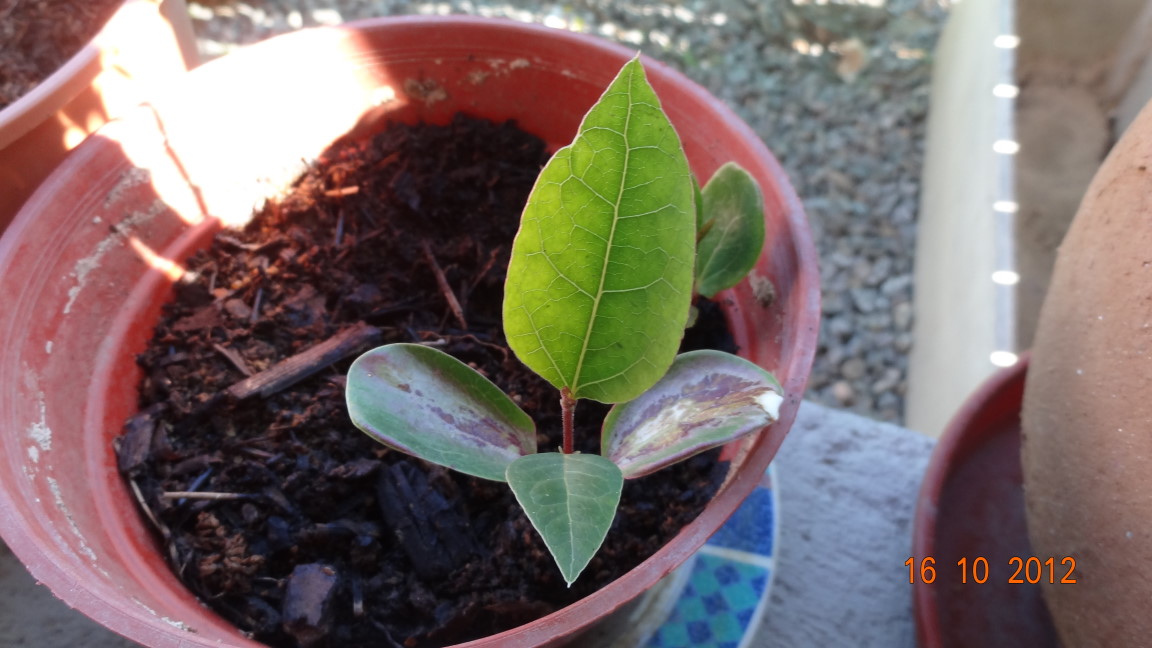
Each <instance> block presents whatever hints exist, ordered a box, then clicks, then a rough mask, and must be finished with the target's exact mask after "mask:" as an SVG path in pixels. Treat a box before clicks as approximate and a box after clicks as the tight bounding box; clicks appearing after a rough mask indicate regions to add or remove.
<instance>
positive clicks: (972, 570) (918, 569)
mask: <svg viewBox="0 0 1152 648" xmlns="http://www.w3.org/2000/svg"><path fill="white" fill-rule="evenodd" d="M949 562H950V564H949V565H947V566H945V565H938V564H937V562H936V559H935V558H934V557H932V556H924V557H923V558H916V557H915V556H912V557H911V558H909V559H908V560H905V561H904V566H906V567H907V568H908V582H909V583H916V582H917V581H919V582H921V583H925V584H931V583H934V582H936V578H937V576H938V575H940V574H941V573H942V572H943V573H945V575H947V576H949V577H954V578H955V579H956V580H957V581H959V582H960V583H962V584H968V583H975V584H978V585H980V584H984V583H987V582H988V580H989V578H991V571H992V570H991V568H990V566H989V564H988V559H987V558H985V557H984V556H975V557H973V558H969V557H967V556H966V557H964V558H961V559H960V560H957V561H956V562H955V563H954V565H953V564H951V561H949ZM1075 572H1076V559H1075V558H1073V557H1071V556H1065V557H1063V558H1038V557H1036V556H1012V557H1011V558H1009V559H1008V570H1007V574H1008V576H1007V580H1006V581H1005V582H1007V583H1009V584H1013V585H1016V584H1020V585H1022V584H1024V583H1031V584H1033V585H1034V584H1036V583H1052V584H1057V583H1065V584H1066V583H1075V582H1076V575H1075Z"/></svg>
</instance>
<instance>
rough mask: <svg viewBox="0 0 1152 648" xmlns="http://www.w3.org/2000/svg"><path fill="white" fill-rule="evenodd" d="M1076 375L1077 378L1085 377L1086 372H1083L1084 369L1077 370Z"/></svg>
mask: <svg viewBox="0 0 1152 648" xmlns="http://www.w3.org/2000/svg"><path fill="white" fill-rule="evenodd" d="M1076 375H1077V376H1083V375H1084V370H1083V369H1077V370H1076Z"/></svg>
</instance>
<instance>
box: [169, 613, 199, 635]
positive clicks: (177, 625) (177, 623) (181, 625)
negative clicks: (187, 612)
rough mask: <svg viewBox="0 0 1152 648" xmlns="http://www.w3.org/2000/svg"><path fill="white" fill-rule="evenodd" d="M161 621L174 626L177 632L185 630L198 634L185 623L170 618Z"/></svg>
mask: <svg viewBox="0 0 1152 648" xmlns="http://www.w3.org/2000/svg"><path fill="white" fill-rule="evenodd" d="M160 620H161V621H163V622H164V623H167V624H168V625H170V626H172V627H173V628H176V629H177V630H183V631H184V632H196V631H195V630H193V629H192V628H190V627H189V626H188V624H187V623H184V622H183V621H175V620H173V619H169V618H168V617H160Z"/></svg>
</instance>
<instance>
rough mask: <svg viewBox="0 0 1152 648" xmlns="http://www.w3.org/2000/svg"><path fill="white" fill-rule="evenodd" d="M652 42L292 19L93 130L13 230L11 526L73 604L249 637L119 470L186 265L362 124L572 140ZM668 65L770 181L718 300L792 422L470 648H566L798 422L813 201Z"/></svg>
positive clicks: (673, 562) (9, 244)
mask: <svg viewBox="0 0 1152 648" xmlns="http://www.w3.org/2000/svg"><path fill="white" fill-rule="evenodd" d="M633 55H634V52H632V51H629V50H627V49H624V48H622V47H618V46H616V45H611V44H608V43H605V42H602V41H600V40H597V39H595V38H591V37H588V36H584V35H579V34H573V33H569V32H563V31H556V30H551V29H546V28H542V27H539V26H530V25H522V24H517V23H511V22H505V21H492V20H484V19H475V18H461V17H454V18H435V19H433V18H415V17H414V18H400V19H382V20H374V21H368V22H363V23H359V24H354V25H349V26H346V27H343V28H332V29H319V30H311V31H303V32H297V33H294V34H291V35H287V36H283V37H279V38H275V39H272V40H270V41H267V42H265V43H262V44H260V45H256V46H253V47H251V48H248V49H246V50H244V51H242V52H239V53H237V54H233V55H230V56H228V57H226V58H225V59H222V60H220V61H216V62H213V63H210V64H208V65H205V66H203V67H202V68H200V69H198V70H196V71H195V72H193V73H191V74H190V75H188V76H187V77H186V80H185V83H184V84H183V85H182V86H181V87H180V88H178V89H173V91H172V92H170V93H169V94H166V95H164V96H163V97H161V98H159V99H157V100H156V101H154V102H153V103H152V104H151V105H147V106H144V107H141V108H138V109H136V110H135V111H133V112H132V113H130V114H128V115H127V116H125V117H124V118H123V119H121V120H118V121H117V122H114V123H112V124H109V125H108V126H106V127H105V128H103V129H101V130H100V131H99V132H98V133H97V134H96V135H95V136H93V137H91V138H89V140H88V141H87V142H85V143H84V144H83V145H82V146H80V147H79V148H78V149H77V150H76V151H75V152H73V154H72V155H71V156H70V157H69V158H68V159H67V160H66V161H65V162H64V163H63V164H62V165H61V166H60V167H59V168H58V169H57V170H56V172H55V173H53V175H52V176H51V177H49V178H48V179H47V181H46V182H45V183H44V185H43V186H42V187H41V188H40V189H39V190H38V191H37V193H36V194H35V195H34V196H33V197H32V198H31V199H30V200H29V201H28V203H27V204H26V205H25V207H24V209H23V210H22V211H21V212H20V214H19V215H18V216H17V218H16V221H15V222H14V223H13V225H12V227H11V229H10V231H9V233H8V235H7V236H6V238H5V239H4V240H3V241H0V293H2V294H3V295H4V296H5V308H4V309H2V310H0V429H4V430H5V431H6V432H7V433H6V434H5V435H3V436H2V437H0V462H2V463H0V532H2V533H3V536H4V538H5V540H6V541H7V542H8V543H9V544H10V545H11V547H12V549H13V550H14V551H15V552H16V554H17V555H18V556H19V557H20V558H21V559H22V560H23V561H24V563H25V564H26V565H27V566H28V567H29V569H30V570H31V571H32V573H33V574H34V575H35V576H36V578H37V579H39V580H40V581H41V582H43V583H45V584H47V585H48V586H49V587H51V588H52V590H53V591H54V592H55V593H56V594H57V595H58V596H59V597H61V598H62V599H64V600H65V602H67V603H68V604H70V605H72V606H74V607H76V608H78V609H79V610H81V611H82V612H84V613H85V614H87V615H88V616H90V617H92V618H93V619H95V620H97V621H99V622H101V623H103V624H104V625H106V626H108V627H109V628H111V629H113V630H115V631H117V632H119V633H121V634H123V635H125V636H127V637H129V638H132V639H134V640H136V641H139V642H141V643H143V644H146V645H149V646H172V647H175V646H182V647H183V646H253V645H255V644H254V643H253V642H252V641H250V640H247V639H245V638H243V637H242V636H241V635H240V634H239V633H238V632H237V631H236V629H235V628H233V627H232V626H231V625H229V624H228V623H226V622H225V621H223V620H222V619H220V618H219V617H217V616H216V615H215V614H214V613H212V612H210V611H208V610H207V609H205V608H204V607H203V606H201V605H200V603H199V602H197V600H196V599H195V598H194V597H193V596H192V595H191V594H190V593H189V592H188V591H187V590H186V589H185V588H184V586H183V585H182V584H181V583H180V582H179V581H178V580H177V579H176V577H175V576H174V575H173V574H172V572H171V570H170V569H169V567H168V565H167V564H166V563H165V561H164V558H163V556H162V555H161V553H160V552H159V551H158V550H157V545H156V543H155V542H154V541H153V538H152V535H151V533H150V529H149V528H148V525H147V523H146V522H145V521H144V520H143V519H142V518H141V516H140V514H139V513H138V511H137V510H136V508H135V505H134V503H133V499H132V497H131V494H130V493H129V492H128V490H127V488H126V486H125V484H124V482H123V481H122V480H121V479H120V477H119V475H118V474H117V472H116V467H115V464H116V462H115V459H114V456H113V452H112V449H111V442H112V438H113V437H114V436H116V435H117V434H118V433H119V431H120V428H121V426H122V425H123V423H124V421H125V419H126V418H127V417H128V416H130V415H131V414H132V413H134V410H135V406H136V385H137V382H138V379H139V372H138V369H137V368H136V366H135V363H134V361H133V357H134V354H135V353H137V352H139V351H140V350H142V349H143V347H144V344H145V341H146V340H147V338H148V337H149V335H150V334H151V329H152V327H153V325H154V323H155V321H156V318H157V316H158V313H159V310H160V306H161V304H162V303H163V302H164V301H165V300H166V299H167V298H168V297H169V295H170V287H171V284H172V282H173V280H174V279H175V278H178V277H179V275H180V272H181V268H180V265H179V264H180V263H181V261H182V260H183V259H185V258H186V257H187V256H188V255H189V254H190V253H191V252H192V251H193V250H195V249H197V248H198V247H200V246H203V245H205V244H206V242H207V241H208V239H209V237H210V236H211V234H212V233H213V231H214V230H215V229H216V228H218V227H219V226H220V223H221V221H224V222H236V221H238V220H243V219H244V218H246V217H247V216H248V215H249V214H250V212H251V208H252V206H253V204H254V203H255V202H257V201H258V200H259V199H260V198H261V197H262V196H264V195H266V194H267V193H269V192H270V191H274V190H275V188H276V187H277V186H280V184H281V183H282V182H283V181H286V180H287V179H290V178H291V177H292V175H293V174H295V173H296V172H297V171H298V170H299V169H298V165H299V163H300V160H301V159H309V158H311V157H313V156H315V155H316V154H318V153H319V152H320V151H322V150H323V149H324V148H325V147H326V146H327V145H329V144H330V143H331V142H333V141H334V140H335V139H336V138H338V137H340V136H341V135H343V134H345V133H346V132H348V131H350V130H352V131H355V130H356V128H357V124H375V123H378V122H379V117H380V116H382V115H386V116H389V117H391V118H393V119H399V120H404V121H413V120H417V119H424V120H427V121H430V122H436V123H446V122H447V121H448V120H449V119H450V118H451V116H452V115H453V114H454V113H455V112H457V111H460V110H463V111H466V112H468V113H471V114H474V115H479V116H482V117H487V118H489V119H494V120H504V119H516V120H517V121H518V122H519V124H520V125H521V127H522V128H524V129H525V130H527V131H529V132H533V133H536V134H538V135H540V136H541V137H543V138H544V139H546V140H547V141H549V142H550V143H551V144H552V145H553V146H558V145H560V144H562V143H566V142H567V141H569V140H570V139H571V138H572V136H573V135H574V134H575V132H576V128H577V126H578V124H579V121H580V118H581V117H582V115H583V114H584V112H585V111H586V110H587V109H588V107H589V106H590V105H591V104H592V103H593V102H594V101H595V100H596V99H597V98H598V96H599V94H600V93H601V91H602V90H603V88H604V87H606V85H607V84H608V82H609V81H610V80H611V78H612V77H613V75H614V74H615V72H616V71H617V70H618V69H619V68H620V66H621V65H623V63H624V62H625V61H626V60H628V59H629V58H631V57H632V56H633ZM646 64H647V66H648V73H649V77H650V79H651V81H652V84H653V85H654V86H655V88H656V90H657V92H658V93H659V95H660V96H661V98H662V101H663V103H664V107H665V109H666V110H667V112H668V113H669V115H670V117H671V119H672V122H673V123H674V124H675V125H676V127H677V129H678V130H679V132H680V134H681V137H682V139H683V141H684V145H685V148H686V151H687V153H688V157H689V159H690V160H691V163H692V165H693V167H694V169H695V171H696V172H697V174H699V175H701V176H702V177H705V178H706V177H709V176H710V175H711V173H712V172H713V171H714V170H715V169H716V168H718V167H719V166H720V165H721V164H722V163H724V162H726V161H729V160H735V161H736V162H738V163H739V164H741V165H742V166H744V167H745V168H747V169H748V170H749V171H750V172H751V173H752V174H753V175H754V176H755V177H756V178H757V179H758V180H759V182H760V184H761V185H762V186H763V188H764V196H765V207H766V220H767V231H768V244H767V246H766V250H765V253H764V255H763V257H762V259H761V261H760V264H759V266H758V267H757V272H758V273H760V274H762V275H764V276H767V277H769V278H770V279H771V280H772V282H773V283H774V285H775V288H776V300H775V301H774V302H773V303H772V305H771V306H770V307H767V308H765V307H763V306H761V305H759V304H758V303H757V302H756V300H755V299H754V297H753V295H752V290H751V288H750V287H749V285H748V283H747V282H744V283H742V284H740V285H739V286H737V287H736V288H735V289H733V290H731V291H728V292H726V293H723V294H722V296H721V298H720V299H721V301H722V302H723V304H724V307H725V310H726V314H727V316H728V318H729V321H730V325H731V330H732V333H733V334H734V336H735V338H736V340H737V343H738V344H739V345H740V348H741V352H742V353H743V355H745V356H746V357H749V358H751V359H753V360H754V361H756V362H758V363H759V364H761V365H763V366H765V367H767V368H768V369H770V370H772V371H774V372H775V373H776V375H777V376H778V377H779V378H780V380H781V382H782V384H783V385H784V387H785V389H786V391H787V394H788V397H787V399H786V400H785V403H784V405H783V407H782V409H781V418H780V421H779V422H778V423H776V424H775V425H773V426H771V427H770V428H768V429H767V430H766V431H764V432H763V433H761V434H759V435H757V436H755V437H753V438H751V439H747V440H745V441H743V442H741V443H739V444H735V445H733V446H732V447H730V448H729V449H728V455H729V456H730V457H731V459H732V469H731V471H730V474H729V477H728V479H727V480H726V482H725V483H724V484H723V486H722V487H721V489H720V491H719V493H718V494H717V496H716V498H715V499H714V500H713V501H712V502H711V503H710V504H709V506H708V507H707V508H706V509H705V510H704V512H703V513H701V515H700V516H699V517H698V518H697V519H696V520H695V521H694V522H692V523H691V524H689V525H688V526H687V527H686V528H685V529H684V530H683V531H682V532H681V533H680V534H679V535H678V536H677V537H676V538H675V539H674V540H673V541H672V542H671V543H669V544H668V545H667V546H665V547H664V548H662V549H661V550H660V551H658V552H657V553H656V554H655V555H653V556H652V557H651V558H649V559H648V560H647V561H645V562H644V563H643V564H642V565H641V566H640V567H639V568H637V569H635V570H634V571H632V572H630V573H628V574H627V575H625V576H623V577H622V578H620V579H618V580H617V581H616V582H614V583H613V584H612V585H611V586H609V587H607V588H605V589H603V590H601V591H599V592H597V593H595V594H594V595H592V596H589V597H587V598H585V599H583V600H582V601H580V602H578V603H576V604H573V605H571V606H569V607H566V608H564V609H562V610H559V611H557V612H555V613H553V614H551V615H549V616H547V617H545V618H542V619H540V620H537V621H535V622H532V623H529V624H526V625H524V626H521V627H519V628H516V629H514V630H512V631H509V632H506V633H502V634H500V635H495V636H492V637H489V638H486V639H484V640H480V641H476V642H473V643H471V644H469V645H476V646H481V645H483V646H502V647H508V646H539V645H554V644H555V643H558V642H561V641H562V640H563V639H564V638H565V637H568V636H570V635H572V634H573V633H576V632H578V631H580V630H581V629H583V628H585V627H587V626H588V625H589V624H590V623H591V622H593V621H594V620H596V619H598V618H600V617H603V616H604V615H606V614H608V613H610V612H612V611H613V610H616V609H618V608H620V607H621V606H622V605H624V604H625V603H627V602H628V601H630V600H632V599H634V598H635V597H636V596H637V595H639V594H640V593H642V592H643V591H645V590H646V589H647V588H649V587H650V586H652V585H653V584H654V583H655V582H656V581H657V580H659V579H660V577H661V576H663V575H665V574H667V573H668V572H670V571H671V570H672V569H674V568H675V567H676V566H677V565H679V564H680V563H681V562H683V561H684V560H685V559H687V558H688V557H689V556H691V555H692V554H693V552H695V551H696V550H697V549H698V548H699V547H700V546H701V545H702V544H703V543H704V541H705V540H706V539H707V538H708V537H709V535H710V534H712V533H713V532H714V531H715V530H716V529H717V528H718V527H719V526H720V525H721V524H722V523H723V522H724V521H725V520H726V519H727V518H728V516H729V515H730V514H731V513H732V512H733V511H734V510H735V509H736V507H737V506H738V505H739V503H740V502H741V501H742V500H743V499H744V497H745V496H746V495H747V494H748V493H749V492H750V491H751V490H752V489H753V488H754V487H755V486H756V484H757V482H758V481H759V480H760V478H761V476H762V475H763V473H764V470H765V468H766V467H767V465H768V463H769V461H770V460H771V459H772V457H773V455H774V454H775V453H776V450H777V448H778V447H779V446H780V443H781V441H782V440H783V438H784V435H785V433H786V432H787V431H788V428H789V427H790V426H791V424H792V421H793V418H794V417H795V414H796V410H797V408H798V406H799V404H800V399H801V395H802V394H803V391H804V385H805V383H806V381H807V378H808V373H809V370H810V368H811V363H812V359H813V355H814V352H815V345H816V334H817V328H818V318H819V310H820V309H819V274H818V272H817V268H816V254H815V250H814V248H813V245H812V241H811V237H810V233H809V229H808V226H807V223H806V221H805V218H804V214H803V212H802V210H801V207H800V204H799V202H798V200H797V198H796V196H795V194H794V192H793V190H792V188H791V187H790V185H789V184H788V181H787V179H786V178H785V176H784V174H783V172H782V171H781V169H780V167H779V165H778V164H777V162H776V161H775V160H774V159H773V157H772V155H771V154H770V153H769V152H768V150H767V149H766V148H765V147H764V145H763V144H762V143H761V142H760V140H759V139H758V138H757V137H756V135H755V134H754V133H753V132H752V131H751V130H750V129H749V128H748V127H747V126H746V125H744V124H743V123H742V122H741V121H740V120H739V119H737V118H736V117H735V116H734V115H733V114H732V113H731V112H729V111H728V109H727V108H725V107H724V106H723V105H721V104H720V103H719V102H718V101H717V100H716V99H714V98H712V97H711V96H709V95H708V94H707V93H706V92H705V91H704V90H702V89H701V88H700V87H698V86H696V85H695V84H693V83H692V82H690V81H688V80H687V79H685V78H684V77H683V76H681V75H680V74H678V73H676V72H674V71H672V70H670V69H668V68H666V67H664V66H663V65H660V64H658V63H655V62H652V61H647V62H646Z"/></svg>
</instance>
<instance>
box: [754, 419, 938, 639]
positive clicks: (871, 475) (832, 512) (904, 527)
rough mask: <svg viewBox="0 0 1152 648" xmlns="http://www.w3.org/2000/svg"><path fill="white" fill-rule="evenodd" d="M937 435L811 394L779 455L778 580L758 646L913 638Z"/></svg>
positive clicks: (767, 609) (765, 616)
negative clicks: (912, 565)
mask: <svg viewBox="0 0 1152 648" xmlns="http://www.w3.org/2000/svg"><path fill="white" fill-rule="evenodd" d="M933 447H934V441H933V440H932V439H930V438H928V437H926V436H924V435H922V434H919V433H917V432H912V431H910V430H907V429H904V428H899V427H896V426H893V425H888V424H885V423H877V422H875V421H872V420H871V419H866V418H863V417H860V416H856V415H853V414H848V413H845V412H840V411H837V410H833V409H828V408H825V407H820V406H818V405H815V404H813V403H804V405H803V406H802V407H801V408H800V415H799V417H797V419H796V424H795V426H794V427H793V428H792V430H791V431H790V432H789V433H788V437H787V438H786V439H785V441H784V445H783V447H782V448H781V449H780V454H778V455H777V457H776V460H775V466H776V476H775V479H776V481H775V483H776V488H777V490H778V491H779V498H780V517H779V524H780V545H779V549H778V551H777V553H776V565H777V570H776V580H775V582H774V583H773V584H772V591H771V595H770V596H771V598H770V599H769V602H768V607H767V608H766V610H765V612H764V623H763V625H762V627H761V630H760V632H759V634H758V637H757V640H756V641H754V642H753V643H752V645H753V646H754V647H755V648H825V647H830V646H845V647H847V646H851V647H853V648H871V647H876V648H911V647H912V646H914V645H915V626H914V624H913V620H912V590H911V585H909V584H908V567H907V566H905V564H904V562H905V561H906V560H908V557H909V556H910V555H912V519H913V514H914V512H915V504H916V497H917V495H918V494H919V490H920V482H921V481H922V479H923V476H924V470H925V468H926V466H927V463H928V458H929V455H930V454H931V452H932V448H933Z"/></svg>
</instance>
